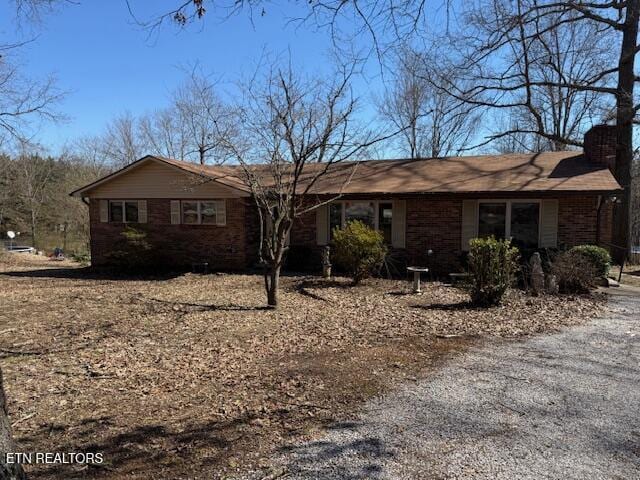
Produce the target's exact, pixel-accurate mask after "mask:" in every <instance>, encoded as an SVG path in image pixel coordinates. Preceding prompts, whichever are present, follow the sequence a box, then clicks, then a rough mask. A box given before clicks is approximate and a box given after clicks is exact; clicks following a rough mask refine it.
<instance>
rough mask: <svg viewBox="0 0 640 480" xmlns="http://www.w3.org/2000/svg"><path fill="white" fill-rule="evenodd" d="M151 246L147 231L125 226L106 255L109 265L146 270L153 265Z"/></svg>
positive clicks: (125, 268) (128, 269)
mask: <svg viewBox="0 0 640 480" xmlns="http://www.w3.org/2000/svg"><path fill="white" fill-rule="evenodd" d="M153 255H154V252H153V247H152V245H151V244H150V243H149V242H148V241H147V233H146V232H144V231H142V230H138V229H135V228H133V227H130V226H127V227H125V229H124V230H123V231H122V232H121V233H120V239H118V241H117V242H115V244H114V248H113V250H112V251H111V252H109V253H108V254H107V255H106V257H107V259H108V262H109V264H110V265H111V266H113V267H115V268H116V269H118V270H123V271H127V272H129V271H136V270H146V269H148V268H150V267H151V266H152V265H153Z"/></svg>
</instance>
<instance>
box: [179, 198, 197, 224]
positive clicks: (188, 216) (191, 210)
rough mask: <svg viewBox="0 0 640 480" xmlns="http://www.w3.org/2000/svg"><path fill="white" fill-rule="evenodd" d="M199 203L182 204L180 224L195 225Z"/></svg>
mask: <svg viewBox="0 0 640 480" xmlns="http://www.w3.org/2000/svg"><path fill="white" fill-rule="evenodd" d="M198 204H199V202H182V223H186V224H197V223H200V222H199V221H198Z"/></svg>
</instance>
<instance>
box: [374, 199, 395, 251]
mask: <svg viewBox="0 0 640 480" xmlns="http://www.w3.org/2000/svg"><path fill="white" fill-rule="evenodd" d="M392 218H393V205H392V204H391V203H379V204H378V230H380V232H381V233H382V236H383V237H384V242H385V243H387V244H391V226H392Z"/></svg>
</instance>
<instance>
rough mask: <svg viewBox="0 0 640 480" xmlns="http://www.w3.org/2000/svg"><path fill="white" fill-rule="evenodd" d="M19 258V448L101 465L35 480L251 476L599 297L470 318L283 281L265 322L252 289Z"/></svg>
mask: <svg viewBox="0 0 640 480" xmlns="http://www.w3.org/2000/svg"><path fill="white" fill-rule="evenodd" d="M25 258H28V259H25ZM25 258H22V259H20V260H13V261H12V264H7V263H6V262H5V263H0V301H1V303H2V311H1V312H0V357H3V358H2V368H3V370H4V374H5V385H6V389H7V394H8V399H9V407H10V416H11V419H12V421H14V423H15V427H14V428H15V433H16V437H17V440H18V442H19V443H20V445H21V447H22V448H23V449H24V450H27V451H67V452H72V451H101V452H104V453H105V456H106V460H107V464H106V465H105V466H103V467H101V468H96V467H89V468H88V469H85V470H81V469H79V468H78V467H73V466H63V467H52V466H37V467H36V466H31V467H29V472H30V473H31V475H32V478H61V479H62V478H70V477H72V476H73V477H83V476H86V477H87V478H95V477H101V478H207V479H209V478H218V477H221V476H223V475H224V474H225V472H226V473H228V472H230V471H236V470H237V469H239V468H240V467H239V466H240V465H242V468H249V467H256V466H257V467H259V466H260V465H262V464H264V463H265V462H266V460H265V458H266V457H267V455H268V454H269V453H270V452H271V451H273V449H274V448H277V447H279V446H282V445H284V444H286V443H287V442H288V441H289V440H292V439H296V438H299V437H300V436H307V435H311V434H313V433H314V431H316V430H317V429H319V428H321V427H323V426H324V425H327V424H328V423H330V422H332V421H335V420H338V419H341V418H346V417H348V416H349V415H350V414H352V413H353V411H354V410H355V409H356V408H357V406H358V405H359V404H360V402H362V401H364V400H366V399H367V398H368V397H370V396H371V395H375V394H377V393H379V392H381V391H383V390H384V389H386V388H389V387H390V386H392V385H393V384H394V383H395V382H398V381H402V380H406V379H408V378H413V377H414V376H418V375H428V372H429V370H430V369H432V368H434V367H436V366H437V365H438V364H439V363H440V362H442V361H445V360H446V359H447V358H448V356H450V355H455V354H456V352H458V351H460V350H461V349H463V348H464V347H465V346H466V345H468V344H469V343H470V342H471V341H472V339H473V338H475V337H476V336H478V335H500V336H515V335H523V334H531V333H537V332H543V331H549V330H554V329H557V328H560V327H562V326H565V325H571V324H575V323H577V322H581V321H584V320H585V319H588V318H590V317H591V316H593V315H595V314H596V313H597V312H599V310H600V309H601V308H602V302H601V301H600V300H599V299H597V298H591V297H573V298H564V299H562V300H559V299H556V298H551V299H549V298H531V297H527V296H524V295H522V294H521V293H518V292H512V294H511V295H510V296H509V298H508V300H507V302H506V303H505V305H503V306H501V307H498V308H492V309H487V310H474V309H471V308H469V307H468V305H467V304H466V303H465V302H466V295H465V294H463V293H461V292H459V291H458V290H455V289H452V288H450V287H446V286H443V285H440V284H428V285H427V286H426V288H425V294H423V295H422V296H415V295H409V294H407V292H408V291H409V285H408V284H407V283H406V282H398V281H386V280H379V281H370V282H368V283H365V284H364V285H362V286H360V287H357V288H350V287H348V285H347V283H346V281H343V280H337V281H335V282H323V281H319V280H317V279H311V278H301V277H287V278H285V279H284V282H283V293H282V299H281V300H282V306H281V308H280V309H279V310H277V311H273V310H266V309H264V308H263V305H264V295H263V292H262V280H261V278H260V277H258V276H253V275H208V276H200V275H190V274H189V275H182V276H176V277H167V278H155V279H110V278H101V277H97V276H90V275H88V274H87V273H86V271H84V270H80V269H75V266H74V265H73V264H70V263H55V262H49V261H46V260H44V259H35V258H33V257H25ZM2 272H4V273H2ZM449 335H460V337H453V338H445V337H447V336H449Z"/></svg>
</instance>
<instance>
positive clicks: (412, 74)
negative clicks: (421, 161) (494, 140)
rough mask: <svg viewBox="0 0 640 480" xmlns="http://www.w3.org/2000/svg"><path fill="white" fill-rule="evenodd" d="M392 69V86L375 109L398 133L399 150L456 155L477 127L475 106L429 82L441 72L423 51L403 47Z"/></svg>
mask: <svg viewBox="0 0 640 480" xmlns="http://www.w3.org/2000/svg"><path fill="white" fill-rule="evenodd" d="M393 70H394V78H393V83H392V86H391V88H390V89H389V90H388V91H387V92H386V94H385V96H384V98H383V99H382V100H381V101H380V102H379V105H378V110H379V112H380V114H381V116H382V118H383V120H385V121H386V122H387V123H389V124H390V125H391V126H392V128H393V129H394V130H396V131H399V132H400V134H399V142H397V143H398V144H399V145H398V146H399V148H400V150H401V151H402V152H403V153H404V154H408V155H409V156H410V157H411V158H419V157H443V156H448V155H456V154H459V153H460V152H461V151H462V150H463V149H464V148H465V147H466V146H468V144H469V142H470V140H471V139H472V137H473V134H474V133H475V131H476V129H477V126H478V122H479V120H480V115H479V113H478V112H477V108H476V107H475V106H474V105H470V104H467V103H465V102H464V101H461V100H459V99H457V98H455V97H453V96H451V95H449V94H448V93H446V92H445V91H444V89H442V88H437V87H435V86H434V85H433V82H435V81H437V80H436V79H437V78H440V75H441V74H440V73H439V68H438V62H436V60H435V59H433V58H430V57H429V56H428V55H426V54H423V53H420V52H416V51H414V50H410V49H408V48H404V49H402V51H401V53H400V55H399V58H398V60H397V62H396V66H395V68H394V69H393ZM437 72H438V73H437ZM451 75H455V72H454V71H453V69H452V70H451V71H450V72H449V75H447V76H448V78H451Z"/></svg>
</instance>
